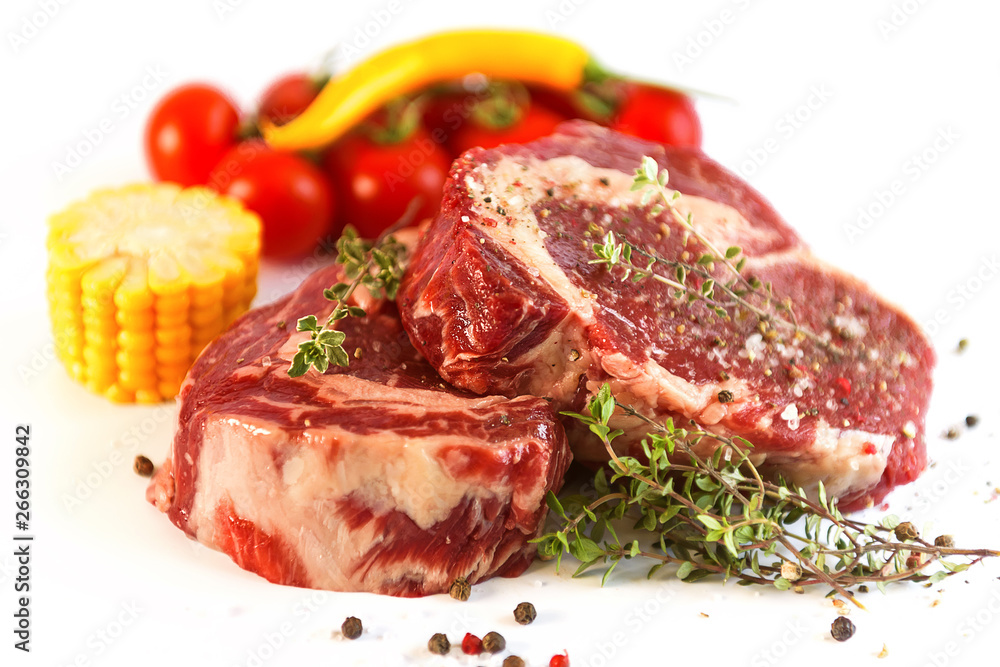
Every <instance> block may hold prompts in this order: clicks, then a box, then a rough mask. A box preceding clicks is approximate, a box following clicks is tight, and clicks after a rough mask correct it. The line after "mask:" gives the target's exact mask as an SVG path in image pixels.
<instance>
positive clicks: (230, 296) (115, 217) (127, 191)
mask: <svg viewBox="0 0 1000 667" xmlns="http://www.w3.org/2000/svg"><path fill="white" fill-rule="evenodd" d="M48 254H49V266H48V272H47V278H48V299H49V312H50V314H51V318H52V327H53V331H54V333H55V342H56V351H57V354H58V357H59V358H60V359H61V360H62V362H63V363H64V364H65V365H66V369H67V370H68V371H69V374H70V375H71V376H72V377H73V378H75V379H76V380H79V381H80V382H82V383H83V384H84V385H86V386H87V388H89V389H90V390H92V391H94V392H97V393H99V394H103V395H104V396H107V397H108V398H110V399H111V400H114V401H121V402H133V401H134V402H140V403H149V402H157V401H161V400H165V399H168V398H171V397H173V396H174V395H176V393H177V390H178V389H179V388H180V385H181V381H182V380H183V379H184V374H185V373H186V372H187V369H188V367H189V366H190V365H191V363H192V362H193V361H194V359H195V357H197V356H198V354H199V353H200V352H201V350H202V348H203V347H204V346H205V345H206V344H207V343H208V342H209V341H211V340H212V339H213V338H215V337H216V336H217V335H218V334H219V333H221V332H222V330H223V329H224V328H225V327H227V326H228V325H229V324H230V323H231V322H232V321H233V320H234V319H236V317H237V316H239V315H240V314H241V313H243V312H244V311H245V310H246V309H247V308H248V307H249V306H250V302H251V301H252V300H253V297H254V295H255V294H256V285H257V283H256V280H257V263H258V260H259V255H260V220H259V219H258V218H257V216H256V215H254V214H253V213H251V212H249V211H247V210H246V209H244V208H243V207H242V206H241V205H240V204H239V203H238V202H236V201H234V200H232V199H229V198H227V197H223V196H221V195H218V194H217V193H215V192H213V191H211V190H208V189H206V188H187V189H181V188H179V187H178V186H176V185H171V184H158V185H148V184H137V185H130V186H125V187H123V188H119V189H115V190H102V191H99V192H95V193H94V194H92V195H91V196H90V197H89V198H87V199H85V200H83V201H80V202H77V203H75V204H73V205H71V206H70V207H69V208H67V209H66V210H64V211H62V212H60V213H57V214H56V215H54V216H52V218H50V220H49V235H48Z"/></svg>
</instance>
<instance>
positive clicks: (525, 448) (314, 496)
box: [147, 267, 571, 596]
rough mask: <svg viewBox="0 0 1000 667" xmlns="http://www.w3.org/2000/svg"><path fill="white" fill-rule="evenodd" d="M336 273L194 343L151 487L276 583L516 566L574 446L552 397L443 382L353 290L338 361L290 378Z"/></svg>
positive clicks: (199, 533)
mask: <svg viewBox="0 0 1000 667" xmlns="http://www.w3.org/2000/svg"><path fill="white" fill-rule="evenodd" d="M340 279H342V275H341V273H340V269H339V267H329V268H326V269H320V270H319V271H317V272H316V273H314V274H313V275H312V276H310V277H309V278H307V279H306V280H305V282H304V283H303V285H302V286H301V287H299V288H298V289H297V290H295V291H294V292H293V293H292V294H290V295H288V296H287V297H285V298H283V299H281V300H279V301H278V302H276V303H274V304H271V305H268V306H264V307H262V308H258V309H256V310H253V311H251V312H249V313H247V314H246V315H244V316H243V317H242V318H241V319H240V320H238V321H237V322H236V323H235V324H234V325H233V326H232V327H231V328H230V329H229V330H228V331H227V332H226V333H224V334H223V335H222V336H221V337H220V338H218V339H217V340H216V341H214V342H213V343H212V344H211V345H209V346H208V348H206V349H205V351H204V352H203V353H202V354H201V356H200V357H199V358H198V360H197V361H196V362H195V364H194V366H193V367H192V369H191V371H190V372H189V374H188V378H187V380H186V381H185V384H184V386H183V388H182V389H181V394H180V400H181V407H180V416H179V420H178V421H179V424H178V430H177V433H176V436H175V438H174V442H173V448H172V451H171V454H170V458H169V459H168V461H167V463H166V464H165V465H164V466H163V467H162V468H161V469H160V470H159V472H158V473H157V475H156V477H155V478H154V480H153V482H152V484H151V485H150V487H149V490H148V492H147V497H148V498H149V500H150V501H151V502H152V503H153V504H154V505H156V506H157V507H158V508H159V509H161V510H162V511H164V512H166V513H167V515H168V516H169V518H170V520H171V521H173V522H174V523H175V524H176V525H177V526H178V527H179V528H181V529H182V530H183V531H184V532H185V533H187V534H188V535H189V536H190V537H192V538H195V539H197V540H198V541H200V542H202V543H204V544H206V545H208V546H210V547H213V548H215V549H218V550H220V551H223V552H225V553H226V554H227V555H229V556H230V557H231V558H232V559H233V560H234V561H235V562H236V563H237V564H238V565H239V566H240V567H242V568H244V569H247V570H250V571H252V572H256V573H257V574H259V575H261V576H262V577H264V578H266V579H268V580H270V581H272V582H276V583H281V584H289V585H294V586H303V587H311V588H324V589H330V590H338V591H368V592H375V593H385V594H391V595H400V596H419V595H426V594H431V593H441V592H444V591H447V590H448V587H449V585H450V584H451V582H452V581H453V580H454V579H455V578H457V577H459V576H464V577H467V578H468V580H469V582H470V583H475V582H477V581H482V580H484V579H487V578H489V577H491V576H495V575H501V576H515V575H518V574H520V573H521V572H522V571H524V569H525V568H526V567H527V566H528V565H529V563H530V562H531V561H532V559H533V558H534V555H535V552H536V548H535V545H534V544H531V543H529V540H530V539H532V538H534V537H536V536H537V534H538V531H539V530H540V528H541V522H542V519H543V517H544V515H545V513H546V511H547V508H546V505H545V494H546V492H547V491H549V490H558V488H559V487H560V486H561V484H562V478H563V475H564V473H565V471H566V468H567V466H568V465H569V461H570V458H571V456H570V452H569V447H568V445H567V443H566V435H565V433H564V431H563V428H562V426H561V425H560V423H559V422H558V420H557V419H556V417H555V415H554V414H553V412H552V409H551V408H550V407H549V405H548V404H547V403H546V402H545V401H544V400H542V399H539V398H533V397H527V396H526V397H521V398H515V399H508V398H504V397H501V396H477V395H474V394H470V393H468V392H464V391H459V390H456V389H454V388H452V387H450V386H448V385H445V384H444V383H443V381H442V380H441V378H440V377H439V376H438V375H437V373H436V372H435V371H434V369H433V368H432V367H431V366H430V365H429V364H428V363H427V362H426V361H425V360H424V359H423V358H421V356H420V355H419V354H418V353H417V352H416V350H414V349H413V347H412V346H411V345H410V342H409V340H408V339H407V336H406V334H405V332H404V331H403V329H402V325H401V324H400V321H399V316H398V313H397V311H396V306H395V304H393V303H392V302H385V301H374V300H372V299H371V298H370V297H365V296H364V295H363V294H362V295H361V296H360V297H359V298H360V299H361V305H362V306H363V307H364V308H365V309H366V310H367V316H366V317H364V318H348V319H345V320H341V321H340V322H338V325H339V327H338V328H340V329H341V330H342V331H344V332H345V333H346V334H347V341H346V342H345V343H344V345H345V348H346V349H347V350H348V351H349V353H353V354H352V358H351V363H350V366H349V367H348V368H339V367H337V366H331V367H330V369H329V370H328V371H327V372H326V373H325V374H320V373H318V372H317V371H316V370H315V369H313V370H310V371H309V372H308V373H307V374H306V375H304V376H303V377H299V378H292V377H289V376H288V373H287V371H288V367H289V362H290V360H291V358H292V356H293V355H294V354H295V351H296V348H297V344H298V342H300V341H301V340H304V339H305V337H306V335H307V334H304V333H296V332H295V323H296V320H297V319H298V318H299V317H302V316H304V315H307V314H317V315H320V316H321V321H322V320H323V319H325V317H326V315H327V314H329V312H330V307H331V303H330V302H329V301H327V300H326V299H324V297H323V289H324V288H326V287H329V286H331V285H332V284H333V283H335V282H337V281H338V280H340ZM359 292H363V290H359Z"/></svg>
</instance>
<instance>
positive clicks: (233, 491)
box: [190, 395, 544, 589]
mask: <svg viewBox="0 0 1000 667" xmlns="http://www.w3.org/2000/svg"><path fill="white" fill-rule="evenodd" d="M445 398H447V395H442V399H445ZM272 431H274V432H275V433H278V434H279V435H270V433H271V432H272ZM361 440H363V441H364V442H363V446H362V444H360V441H361ZM461 442H462V438H461V437H458V436H449V435H447V434H434V435H433V436H429V437H427V438H426V439H424V438H406V437H402V436H400V435H399V434H397V433H393V432H391V431H387V432H385V433H383V434H382V435H381V436H379V437H376V438H373V437H371V436H359V435H357V434H354V433H351V432H349V431H345V430H343V429H340V428H336V427H329V426H328V427H324V428H323V429H322V430H319V431H313V430H310V429H306V430H305V431H304V432H303V433H302V435H301V436H300V437H299V438H298V439H297V440H294V441H291V442H290V441H288V439H287V432H284V431H282V429H279V428H269V425H268V424H267V423H259V424H252V423H250V421H249V420H248V419H247V418H246V417H243V416H241V417H239V418H235V417H233V418H227V417H225V416H220V417H217V418H215V419H212V420H210V421H209V422H208V423H206V425H205V438H204V441H203V445H202V448H201V452H200V455H199V461H198V468H199V469H200V470H212V471H213V474H211V475H200V476H199V477H198V480H197V491H196V494H195V497H194V501H193V504H192V507H191V520H190V526H191V528H193V529H194V530H195V531H196V534H197V538H198V540H199V541H201V542H203V543H205V544H208V545H216V544H218V542H217V536H216V535H215V530H216V523H215V520H214V519H215V517H214V515H215V511H216V508H217V507H218V506H219V505H220V504H222V503H227V502H232V503H234V510H235V514H236V515H237V516H240V517H241V518H243V519H246V520H248V521H251V522H253V523H254V524H256V525H257V526H258V527H259V528H260V529H261V530H262V531H264V532H266V533H267V534H269V535H272V536H276V537H279V538H282V539H283V541H284V542H285V543H286V544H287V545H289V546H290V547H291V548H292V549H293V550H294V551H295V552H296V553H295V558H296V559H297V560H298V561H299V562H300V563H301V565H302V566H303V567H304V568H305V570H306V573H307V575H308V577H309V581H310V582H311V585H312V586H314V587H321V588H330V589H344V588H345V587H349V586H351V585H352V582H354V585H356V583H357V582H356V581H354V580H356V578H357V573H356V569H357V568H358V567H359V565H362V559H363V557H364V556H365V554H366V553H367V552H369V551H370V550H371V549H372V548H374V547H377V545H378V544H379V543H380V542H381V541H382V539H383V536H381V535H377V534H375V531H374V522H366V523H365V524H363V525H362V526H360V527H359V528H356V529H350V530H349V529H348V528H347V527H346V526H345V525H343V524H342V523H340V522H338V521H337V520H336V519H335V518H334V517H335V515H333V514H330V513H327V512H318V511H316V508H317V507H320V506H328V507H331V508H332V507H336V506H337V505H338V504H340V503H343V502H345V501H347V500H348V499H350V500H353V501H354V502H357V503H360V504H362V505H364V506H367V507H368V508H369V509H370V510H371V511H372V512H374V513H375V514H376V515H378V514H381V513H385V512H390V511H400V512H403V513H405V514H406V515H407V516H408V517H409V518H410V519H412V520H413V522H414V523H415V524H416V525H417V526H418V527H420V528H421V529H423V530H427V529H430V528H431V527H432V526H434V525H435V524H436V523H438V522H439V521H441V520H443V519H445V518H446V517H447V516H448V515H449V514H450V513H451V512H452V511H453V510H454V509H455V508H456V507H458V506H459V505H460V504H461V503H463V502H464V501H465V500H466V499H472V500H473V503H472V511H473V512H475V511H476V510H477V508H479V507H480V504H479V502H478V501H477V499H478V498H484V497H487V496H494V497H498V498H501V499H505V498H511V497H512V495H513V498H512V500H513V502H514V504H515V506H516V507H525V506H524V505H520V503H521V502H528V503H529V504H530V505H529V507H530V509H533V508H534V506H535V505H537V503H538V502H539V499H540V497H541V494H542V490H541V489H540V488H537V489H531V488H524V489H518V490H517V493H514V490H513V489H512V487H511V485H509V484H507V485H505V484H497V483H493V484H491V485H489V486H488V487H487V486H486V485H483V484H481V483H480V484H477V483H475V480H474V479H469V478H464V479H455V478H453V477H452V476H451V475H450V474H448V471H447V466H448V464H449V456H451V457H452V458H453V457H454V456H455V455H446V454H445V451H446V449H447V448H448V447H449V446H450V445H454V444H459V443H461ZM282 452H288V453H290V454H291V455H290V456H289V458H287V459H285V460H284V461H282V460H281V457H280V455H279V456H276V454H280V453H282ZM452 463H460V462H456V461H452ZM541 485H544V480H540V481H539V486H541ZM529 496H530V497H529ZM481 518H482V517H481ZM483 520H485V519H484V518H483ZM311 536H324V539H327V538H328V539H329V544H330V545H334V546H335V549H336V551H335V552H334V551H333V550H331V548H330V547H328V546H325V545H320V544H314V543H313V542H311V541H310V540H311V539H312V538H311ZM335 555H336V557H334V556H335ZM489 562H490V559H484V563H483V565H482V567H483V568H488V564H489ZM387 567H389V568H390V571H388V572H387V571H386V570H385V569H383V570H381V571H380V572H379V575H378V576H379V578H380V579H382V580H386V581H391V580H392V579H393V573H392V572H391V567H392V566H387ZM398 568H399V573H398V574H399V576H400V577H402V576H412V574H413V572H412V568H413V563H412V562H409V561H408V560H406V559H404V561H403V562H402V563H400V564H399V565H398ZM483 573H485V569H484V570H483Z"/></svg>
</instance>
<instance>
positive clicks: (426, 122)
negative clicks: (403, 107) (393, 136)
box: [423, 85, 481, 157]
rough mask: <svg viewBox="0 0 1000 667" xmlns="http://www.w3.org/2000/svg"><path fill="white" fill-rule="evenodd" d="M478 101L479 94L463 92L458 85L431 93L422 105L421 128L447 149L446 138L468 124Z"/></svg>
mask: <svg viewBox="0 0 1000 667" xmlns="http://www.w3.org/2000/svg"><path fill="white" fill-rule="evenodd" d="M480 99H481V94H477V93H474V92H470V91H466V90H463V89H462V88H461V87H460V86H458V85H454V86H449V87H448V88H447V89H443V90H437V91H431V92H430V93H429V97H428V99H426V100H425V102H424V104H423V126H424V127H425V128H426V129H427V133H428V134H429V135H430V137H431V138H432V139H433V140H434V141H435V142H437V143H439V144H441V145H442V146H444V147H445V148H448V143H447V140H448V138H449V137H451V135H453V134H454V133H455V132H456V131H457V130H458V129H459V128H460V127H462V125H464V124H465V123H466V122H468V120H469V117H470V116H471V115H472V112H473V111H474V110H475V108H476V104H478V102H479V101H480ZM448 151H449V152H450V148H448ZM451 157H457V155H454V154H452V155H451Z"/></svg>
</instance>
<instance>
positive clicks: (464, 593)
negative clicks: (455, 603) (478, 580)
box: [448, 577, 472, 602]
mask: <svg viewBox="0 0 1000 667" xmlns="http://www.w3.org/2000/svg"><path fill="white" fill-rule="evenodd" d="M471 594H472V586H469V582H468V581H467V580H466V579H465V577H459V578H458V579H456V580H455V581H453V582H451V587H450V588H448V595H450V596H451V597H453V598H455V599H456V600H461V601H462V602H465V601H466V600H468V599H469V595H471Z"/></svg>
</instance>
